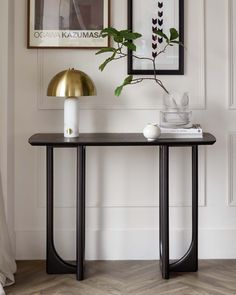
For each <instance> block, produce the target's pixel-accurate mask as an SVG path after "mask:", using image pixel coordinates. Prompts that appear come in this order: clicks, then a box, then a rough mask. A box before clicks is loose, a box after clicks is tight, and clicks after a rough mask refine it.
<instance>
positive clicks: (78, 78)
mask: <svg viewBox="0 0 236 295" xmlns="http://www.w3.org/2000/svg"><path fill="white" fill-rule="evenodd" d="M47 95H48V96H54V97H64V98H65V103H64V136H65V137H69V138H72V137H78V136H79V124H78V98H79V97H81V96H96V95H97V91H96V87H95V85H94V83H93V81H92V79H91V78H90V77H89V76H88V75H87V74H85V73H84V72H82V71H78V70H75V69H69V70H65V71H62V72H60V73H58V74H57V75H56V76H54V77H53V78H52V80H51V81H50V83H49V85H48V90H47Z"/></svg>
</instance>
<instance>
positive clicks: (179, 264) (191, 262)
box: [170, 146, 198, 272]
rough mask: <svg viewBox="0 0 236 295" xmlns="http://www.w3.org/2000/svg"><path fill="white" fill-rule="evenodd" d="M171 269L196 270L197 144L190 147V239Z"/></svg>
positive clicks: (181, 270)
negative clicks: (185, 251)
mask: <svg viewBox="0 0 236 295" xmlns="http://www.w3.org/2000/svg"><path fill="white" fill-rule="evenodd" d="M170 270H171V271H176V272H194V271H197V270H198V146H193V147H192V241H191V245H190V248H189V250H188V251H187V253H186V254H185V255H184V256H183V257H182V258H181V259H180V260H178V261H176V262H174V263H172V264H171V265H170Z"/></svg>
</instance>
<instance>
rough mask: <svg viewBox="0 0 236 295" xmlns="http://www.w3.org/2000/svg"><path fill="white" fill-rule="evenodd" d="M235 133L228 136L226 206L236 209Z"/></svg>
mask: <svg viewBox="0 0 236 295" xmlns="http://www.w3.org/2000/svg"><path fill="white" fill-rule="evenodd" d="M235 155H236V132H235V133H233V132H232V133H230V134H229V136H228V166H229V168H228V206H230V207H236V191H235V189H236V187H235V185H234V183H235V181H234V180H235V179H236V170H235V168H236V158H235Z"/></svg>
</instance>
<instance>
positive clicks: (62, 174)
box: [15, 0, 236, 259]
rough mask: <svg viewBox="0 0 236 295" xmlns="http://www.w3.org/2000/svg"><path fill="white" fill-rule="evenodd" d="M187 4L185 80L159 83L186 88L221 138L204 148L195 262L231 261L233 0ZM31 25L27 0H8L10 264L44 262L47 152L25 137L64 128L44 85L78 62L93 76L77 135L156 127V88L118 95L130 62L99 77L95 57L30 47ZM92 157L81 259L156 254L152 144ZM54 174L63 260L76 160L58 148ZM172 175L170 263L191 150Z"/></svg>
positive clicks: (183, 243) (115, 16) (180, 156)
mask: <svg viewBox="0 0 236 295" xmlns="http://www.w3.org/2000/svg"><path fill="white" fill-rule="evenodd" d="M185 2H186V25H185V27H186V46H187V50H186V75H185V76H184V77H170V76H163V81H165V82H166V84H167V85H168V86H169V88H171V89H174V90H187V91H189V93H190V98H191V107H192V108H193V109H194V121H195V122H200V123H201V124H202V126H203V127H204V129H205V130H206V131H209V132H212V133H213V134H215V135H216V137H217V144H216V145H215V146H213V147H209V148H207V149H204V148H201V149H200V172H199V180H200V195H199V197H200V212H199V256H200V258H236V247H235V246H236V208H235V207H234V206H235V204H236V195H235V194H236V191H235V187H234V180H235V177H236V175H235V172H236V163H235V159H236V157H235V155H236V137H235V134H236V127H235V126H236V124H235V123H236V119H235V118H234V117H235V110H234V109H235V92H234V91H233V90H234V89H233V86H236V81H235V78H234V79H233V78H232V79H231V77H233V73H234V71H235V70H236V68H235V67H232V69H231V71H229V65H231V64H232V62H233V61H234V60H233V53H234V52H235V49H234V50H231V53H232V56H231V60H229V54H228V51H229V47H230V42H229V41H230V39H229V38H228V36H229V32H230V28H231V29H232V28H233V27H235V24H233V23H231V22H229V17H230V14H229V11H230V12H232V9H229V4H231V5H232V3H233V0H231V1H230V0H229V1H222V0H205V1H204V0H198V1H195V0H186V1H185ZM234 13H236V11H235V7H234ZM231 17H232V19H233V15H231ZM26 19H27V13H26V1H24V0H17V1H15V231H16V249H17V258H18V259H39V258H45V219H46V214H45V213H46V212H45V203H46V200H45V198H46V195H45V189H46V188H45V151H44V149H43V148H36V147H31V146H30V145H29V144H28V143H27V141H28V138H29V137H30V136H31V135H32V134H34V133H38V132H62V130H63V111H62V105H63V101H58V100H57V99H52V98H47V97H46V87H47V84H48V82H49V80H50V78H51V77H52V76H53V75H54V74H55V73H57V72H58V71H60V70H62V69H64V68H68V67H76V68H79V69H81V70H84V71H85V72H87V73H88V74H89V75H90V76H91V77H92V78H93V79H94V81H95V83H96V85H97V87H98V92H99V96H98V97H96V98H89V99H86V100H85V99H82V101H81V111H80V130H81V131H82V132H141V130H142V129H143V127H144V126H145V125H146V124H147V123H148V122H153V121H157V122H158V121H159V110H160V109H161V99H162V93H161V91H160V89H158V88H157V87H156V85H154V84H152V83H146V84H143V85H137V86H136V87H130V88H127V89H126V90H125V92H124V94H123V95H122V96H121V98H119V99H117V98H115V97H114V96H113V90H114V87H115V86H116V85H117V84H119V83H120V81H121V80H122V78H123V76H124V75H125V74H126V62H125V61H123V62H121V63H120V64H117V65H111V66H110V67H109V68H108V69H107V70H106V71H105V72H104V73H102V74H101V73H100V72H99V71H98V70H97V68H98V65H99V63H100V61H101V60H99V58H97V57H95V55H94V53H95V51H94V50H38V51H37V50H29V49H26ZM111 20H112V25H114V26H116V27H119V28H125V27H126V1H125V0H120V1H114V0H113V1H112V12H111ZM231 33H232V34H233V33H234V32H231ZM235 40H236V38H235ZM231 45H232V46H233V45H234V46H235V44H231ZM234 63H235V62H234ZM229 81H231V83H229ZM230 89H231V90H232V91H231V96H230V91H229V90H230ZM186 155H187V156H186ZM87 157H88V159H87V161H88V169H87V185H86V189H87V211H86V222H87V223H86V228H87V234H86V256H87V258H88V259H156V258H158V257H159V254H158V253H159V249H158V226H159V225H158V219H159V218H158V149H157V148H140V147H137V148H129V147H128V148H119V147H115V148H108V147H104V148H88V152H87ZM55 171H56V184H55V191H56V213H55V224H56V226H55V230H56V244H57V248H58V250H59V252H60V253H61V254H62V255H63V257H65V258H68V259H72V258H73V257H74V252H75V247H74V244H75V190H74V184H75V176H74V175H75V173H74V172H75V153H74V152H72V151H67V150H66V151H57V152H56V169H55ZM170 174H171V209H170V219H171V257H173V258H174V257H175V258H176V257H179V256H180V255H182V254H183V253H184V252H185V251H186V249H187V247H188V245H189V242H190V226H191V208H190V204H191V199H190V190H191V183H190V151H189V150H188V149H187V150H186V149H184V150H171V169H170Z"/></svg>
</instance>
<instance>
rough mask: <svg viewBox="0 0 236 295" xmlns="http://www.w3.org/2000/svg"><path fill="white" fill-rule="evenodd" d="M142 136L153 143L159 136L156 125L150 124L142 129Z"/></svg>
mask: <svg viewBox="0 0 236 295" xmlns="http://www.w3.org/2000/svg"><path fill="white" fill-rule="evenodd" d="M143 135H144V137H145V138H147V140H148V141H154V140H156V139H157V138H158V137H159V136H160V135H161V129H160V127H159V126H158V125H157V124H155V123H152V124H151V123H150V124H148V125H147V126H146V127H145V128H144V129H143Z"/></svg>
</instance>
